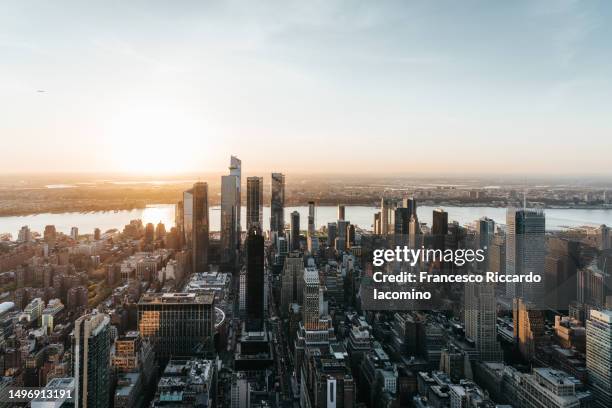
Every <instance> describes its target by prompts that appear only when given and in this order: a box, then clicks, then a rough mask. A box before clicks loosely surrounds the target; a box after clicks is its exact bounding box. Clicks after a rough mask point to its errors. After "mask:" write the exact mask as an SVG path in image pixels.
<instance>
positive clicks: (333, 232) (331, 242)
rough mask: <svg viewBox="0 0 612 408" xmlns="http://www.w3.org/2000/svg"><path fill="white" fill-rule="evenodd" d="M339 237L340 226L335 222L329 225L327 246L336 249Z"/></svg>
mask: <svg viewBox="0 0 612 408" xmlns="http://www.w3.org/2000/svg"><path fill="white" fill-rule="evenodd" d="M337 236H338V224H337V223H335V222H328V223H327V246H328V247H330V248H334V247H335V245H336V237H337Z"/></svg>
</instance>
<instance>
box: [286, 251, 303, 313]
mask: <svg viewBox="0 0 612 408" xmlns="http://www.w3.org/2000/svg"><path fill="white" fill-rule="evenodd" d="M303 296H304V260H303V259H302V255H301V254H300V253H299V252H291V253H290V254H289V256H288V257H287V258H285V265H284V267H283V273H282V291H281V310H280V312H281V315H282V316H287V314H288V311H289V305H291V304H292V303H297V304H299V305H301V304H302V302H303Z"/></svg>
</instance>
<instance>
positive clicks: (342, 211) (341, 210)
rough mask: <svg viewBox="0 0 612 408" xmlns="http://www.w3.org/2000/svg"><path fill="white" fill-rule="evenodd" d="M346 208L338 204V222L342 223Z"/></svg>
mask: <svg viewBox="0 0 612 408" xmlns="http://www.w3.org/2000/svg"><path fill="white" fill-rule="evenodd" d="M345 211H346V208H345V206H344V205H343V204H338V220H339V221H344V219H345V216H346V212H345Z"/></svg>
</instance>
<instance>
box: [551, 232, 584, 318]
mask: <svg viewBox="0 0 612 408" xmlns="http://www.w3.org/2000/svg"><path fill="white" fill-rule="evenodd" d="M546 247H547V249H548V251H547V255H546V258H545V261H544V282H545V285H546V293H547V296H548V298H549V299H550V306H551V307H553V308H555V309H557V310H558V309H561V310H567V309H568V308H569V303H570V302H571V301H573V300H576V298H577V297H576V296H577V276H576V274H577V271H578V268H579V267H580V252H579V249H578V242H577V241H570V240H568V239H564V238H559V237H548V238H547V239H546Z"/></svg>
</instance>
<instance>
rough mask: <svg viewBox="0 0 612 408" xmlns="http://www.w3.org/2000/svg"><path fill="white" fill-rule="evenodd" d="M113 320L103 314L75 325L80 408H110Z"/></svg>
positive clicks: (74, 354) (74, 352)
mask: <svg viewBox="0 0 612 408" xmlns="http://www.w3.org/2000/svg"><path fill="white" fill-rule="evenodd" d="M109 330H110V318H109V317H108V316H107V315H105V314H102V313H92V314H88V315H84V316H81V317H79V318H78V319H77V320H76V321H75V322H74V332H73V337H72V360H73V373H74V380H75V383H76V384H75V395H74V402H75V407H77V408H94V407H99V408H103V407H108V404H109V392H110V378H109V367H110V337H109Z"/></svg>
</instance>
